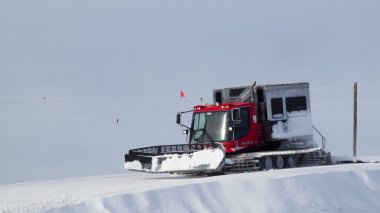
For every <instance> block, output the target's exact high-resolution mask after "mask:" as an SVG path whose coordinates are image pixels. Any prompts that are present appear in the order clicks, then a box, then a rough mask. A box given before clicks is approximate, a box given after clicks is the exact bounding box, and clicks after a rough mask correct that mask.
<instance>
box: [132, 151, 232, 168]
mask: <svg viewBox="0 0 380 213" xmlns="http://www.w3.org/2000/svg"><path fill="white" fill-rule="evenodd" d="M224 157H225V152H224V149H223V148H222V146H221V145H220V144H180V145H166V146H152V147H145V148H140V149H132V150H130V151H129V153H128V154H126V155H125V164H124V167H125V169H127V170H132V171H142V172H151V173H182V174H192V173H213V172H219V171H221V168H222V167H223V163H224Z"/></svg>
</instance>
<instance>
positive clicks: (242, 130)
mask: <svg viewBox="0 0 380 213" xmlns="http://www.w3.org/2000/svg"><path fill="white" fill-rule="evenodd" d="M240 113H241V114H240V118H241V122H240V123H235V124H234V137H235V138H234V139H235V140H237V139H240V138H242V137H244V136H246V135H247V134H248V132H249V111H248V108H247V107H245V108H241V109H240Z"/></svg>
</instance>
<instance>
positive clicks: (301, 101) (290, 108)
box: [286, 96, 307, 116]
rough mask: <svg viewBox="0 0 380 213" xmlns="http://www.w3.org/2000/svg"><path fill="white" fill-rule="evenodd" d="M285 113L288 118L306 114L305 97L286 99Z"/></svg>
mask: <svg viewBox="0 0 380 213" xmlns="http://www.w3.org/2000/svg"><path fill="white" fill-rule="evenodd" d="M286 113H287V115H288V116H297V115H304V114H307V103H306V96H298V97H287V98H286Z"/></svg>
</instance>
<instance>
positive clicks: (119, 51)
mask: <svg viewBox="0 0 380 213" xmlns="http://www.w3.org/2000/svg"><path fill="white" fill-rule="evenodd" d="M379 11H380V2H379V1H377V0H373V1H371V0H366V1H359V0H358V1H352V0H351V1H350V0H336V1H327V0H322V1H320V0H318V1H304V0H288V1H281V0H277V1H275V0H266V1H256V0H247V1H223V0H222V1H221V0H215V1H204V0H192V1H178V0H172V1H169V0H161V1H141V0H135V1H131V0H116V1H106V0H91V1H90V0H61V1H58V0H56V1H51V0H34V1H29V0H9V1H6V0H0V74H1V75H0V184H7V183H16V182H24V181H31V180H39V179H51V178H63V177H72V176H83V175H97V174H110V173H122V172H125V171H124V170H123V155H124V154H125V153H126V152H127V151H128V150H129V149H131V148H137V147H142V146H149V145H160V144H176V143H184V142H185V137H184V136H183V135H182V134H181V128H180V127H178V126H177V125H176V124H175V114H176V112H177V111H179V110H186V109H191V108H192V106H193V105H194V104H197V103H199V98H200V97H204V98H206V101H207V102H210V101H211V100H210V99H208V97H211V96H212V89H215V88H221V87H227V86H235V85H242V84H250V83H252V82H253V81H257V82H258V84H265V83H282V82H294V81H307V82H310V85H311V88H312V90H311V99H312V113H313V121H314V124H315V125H316V126H317V127H318V128H319V129H320V130H321V132H323V133H324V135H325V137H326V138H327V140H328V145H327V148H328V149H329V150H331V151H332V153H333V154H339V155H350V154H351V147H352V145H351V143H352V82H354V81H358V84H359V136H358V139H359V141H358V143H359V148H358V153H359V155H380V148H379V143H380V141H379V140H378V137H377V136H378V134H377V133H378V131H379V128H378V123H379V120H380V113H379V112H378V110H377V109H378V107H379V106H380V97H379V95H378V93H379V92H380V85H379V79H380V78H379V76H380V74H379V73H380V72H379V71H380V40H379V39H380V22H379V20H380V13H379ZM181 89H183V91H184V92H185V95H186V96H187V98H185V100H182V101H181V100H180V99H179V91H180V90H181ZM117 118H118V119H119V123H117V122H116V119H117ZM316 139H317V138H316Z"/></svg>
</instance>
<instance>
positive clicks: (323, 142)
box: [313, 125, 326, 149]
mask: <svg viewBox="0 0 380 213" xmlns="http://www.w3.org/2000/svg"><path fill="white" fill-rule="evenodd" d="M313 129H314V130H315V131H316V132H317V133H318V134H319V136H321V139H322V149H325V147H326V138H325V137H324V136H323V135H322V133H321V132H320V131H318V129H317V128H316V127H315V126H314V125H313Z"/></svg>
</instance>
